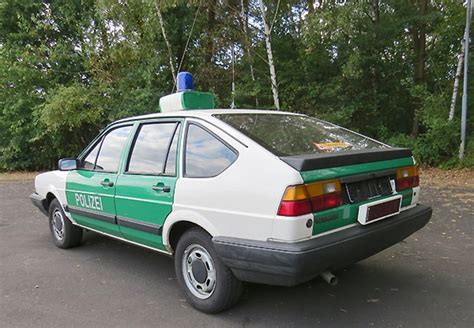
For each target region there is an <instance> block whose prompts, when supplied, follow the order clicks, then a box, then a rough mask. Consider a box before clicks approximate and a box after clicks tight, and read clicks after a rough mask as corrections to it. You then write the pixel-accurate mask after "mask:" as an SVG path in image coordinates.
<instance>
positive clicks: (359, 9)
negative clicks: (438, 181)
mask: <svg viewBox="0 0 474 328" xmlns="http://www.w3.org/2000/svg"><path fill="white" fill-rule="evenodd" d="M423 2H425V3H428V10H427V12H426V13H424V12H423V11H422V9H421V8H422V7H421V4H423ZM242 3H243V5H244V8H241V5H242ZM265 3H266V5H267V10H268V12H267V18H268V19H269V20H270V23H271V24H272V27H273V30H272V35H271V42H272V47H273V55H274V59H275V65H276V72H277V79H278V87H279V93H280V103H281V104H282V108H283V109H285V110H289V111H295V112H302V113H307V114H310V115H314V116H318V117H321V118H323V119H327V120H329V121H333V122H336V123H339V124H341V125H343V126H346V127H348V128H350V129H354V130H357V131H359V132H361V133H364V134H367V135H369V136H371V137H374V138H379V139H381V140H383V141H385V142H388V143H393V144H395V145H401V146H409V147H411V148H413V149H414V152H415V155H416V157H417V159H418V160H419V161H421V162H422V163H425V164H428V165H440V166H457V165H464V166H466V165H471V166H472V163H473V162H474V160H473V156H474V154H473V153H474V151H473V147H474V146H473V142H472V141H471V142H469V143H468V149H467V153H466V154H467V158H466V160H465V161H464V162H463V163H459V162H458V161H457V160H456V158H457V154H458V150H459V107H460V104H459V103H460V102H458V104H457V110H456V119H455V120H454V121H453V122H448V121H447V116H448V110H449V102H450V98H451V93H452V85H453V79H454V72H455V68H456V63H457V59H456V56H457V54H458V51H459V50H460V40H461V38H462V35H463V29H464V17H465V8H464V7H463V6H462V3H461V2H460V1H450V0H437V1H427V0H417V1H396V0H383V1H379V2H378V3H379V5H378V6H377V5H375V4H376V3H377V2H371V1H348V2H346V4H344V5H340V4H337V3H336V2H335V1H319V2H317V3H319V4H320V6H318V7H317V8H315V9H314V10H313V11H308V9H309V8H308V4H309V3H313V2H312V1H294V0H282V1H279V2H270V1H265ZM277 3H279V5H278V6H277ZM158 8H159V10H160V11H161V13H162V17H163V20H164V22H163V23H164V28H165V31H166V34H167V39H168V41H169V43H170V45H171V58H170V52H169V51H168V48H167V45H166V43H165V40H164V37H163V34H162V30H161V25H160V21H159V19H158V15H157V10H158ZM242 12H243V13H244V15H243V14H242ZM193 23H194V28H193ZM420 31H423V33H425V34H426V43H425V46H426V51H425V53H424V54H422V56H421V57H422V58H423V59H424V60H423V63H424V74H423V76H421V77H420V76H419V75H417V74H416V72H417V68H419V62H418V61H417V59H418V57H419V55H420V52H419V48H416V46H415V45H416V42H415V41H416V38H415V36H416V35H419V34H420V33H421V32H420ZM188 38H189V44H188V46H187V47H186V44H187V43H188ZM417 49H418V50H417ZM233 53H234V55H233ZM471 53H472V51H471ZM170 60H171V61H172V62H173V65H175V69H176V70H177V69H178V66H179V65H180V64H181V66H180V69H181V70H188V71H191V72H193V74H194V76H195V83H196V85H197V86H198V88H199V89H200V90H204V91H213V92H214V93H215V94H216V99H217V104H216V105H217V106H218V107H224V108H225V107H229V106H230V104H231V102H232V101H233V100H234V101H235V103H236V105H237V106H238V107H241V108H273V98H272V94H271V89H270V79H269V68H268V63H267V55H266V49H265V44H264V35H263V32H262V19H261V13H260V11H259V7H258V5H257V2H256V1H255V0H249V1H247V0H245V1H223V2H221V1H214V0H210V1H197V0H196V1H194V0H193V1H181V0H163V1H161V0H146V1H143V0H125V1H112V0H83V1H76V0H66V1H56V0H55V1H36V0H23V1H14V0H0V170H18V169H22V170H23V169H46V168H52V167H54V166H55V163H56V162H57V159H58V158H60V157H66V156H75V155H77V154H78V153H79V152H80V150H81V149H82V148H83V147H84V146H85V145H86V144H87V143H88V142H90V140H91V139H92V138H93V137H94V136H95V135H96V134H97V133H98V131H99V129H100V128H101V127H103V126H104V125H105V124H107V123H109V122H111V121H113V120H116V119H119V118H123V117H127V116H131V115H138V114H145V113H150V112H155V111H157V110H158V102H159V98H160V97H161V96H163V95H165V94H168V93H170V92H172V91H173V89H174V83H173V78H172V73H171V72H172V70H171V67H170ZM471 61H472V60H471ZM473 69H474V67H472V65H471V72H472V71H473ZM251 72H253V77H252V75H251ZM232 82H235V86H236V92H235V95H234V98H233V97H232V92H231V90H232V89H231V87H232ZM469 90H470V91H474V83H472V78H471V84H470V86H469ZM470 93H471V94H472V93H473V92H470ZM472 104H473V101H472V100H470V103H469V105H470V108H472ZM415 116H416V118H417V119H418V125H419V133H418V136H417V137H416V138H415V137H411V136H410V135H411V133H412V128H413V125H414V124H413V121H414V118H415ZM470 117H471V118H470V120H469V130H468V131H472V129H473V128H474V120H473V118H472V117H473V116H472V115H471V116H470ZM469 163H471V164H469Z"/></svg>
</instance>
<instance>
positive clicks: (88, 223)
mask: <svg viewBox="0 0 474 328" xmlns="http://www.w3.org/2000/svg"><path fill="white" fill-rule="evenodd" d="M170 106H174V105H173V104H171V105H170ZM181 107H183V106H181ZM181 107H180V106H179V104H178V105H176V106H175V107H173V108H175V109H176V110H169V111H165V112H162V113H156V114H149V115H145V116H138V117H131V118H127V119H123V120H120V121H117V122H114V123H112V124H110V125H109V126H107V127H106V128H105V129H104V130H103V131H102V132H101V133H100V134H99V136H97V138H95V140H93V141H92V143H91V144H90V145H89V146H88V147H87V148H86V149H85V150H84V151H83V152H82V153H81V154H80V155H79V156H78V157H77V158H74V159H62V160H60V161H59V170H57V171H52V172H47V173H42V174H39V175H38V176H37V177H36V180H35V188H36V192H35V193H33V194H32V195H31V196H30V198H31V200H32V202H33V204H35V205H36V206H37V207H38V208H39V209H40V210H41V211H42V212H43V213H44V214H46V215H47V216H48V217H49V226H50V229H51V233H52V238H53V241H54V243H55V244H56V245H57V246H58V247H61V248H69V247H74V246H78V245H79V244H80V243H81V238H82V234H83V231H84V230H87V231H95V232H98V233H101V234H104V235H106V236H110V237H113V238H116V239H119V240H122V241H126V242H129V243H132V244H135V245H140V246H143V247H146V248H149V249H152V250H155V251H158V252H161V253H164V254H167V255H169V256H173V257H174V258H175V270H176V275H177V279H178V282H179V285H180V286H181V287H182V289H183V290H184V293H185V295H186V298H187V300H188V301H189V302H190V303H191V304H192V305H193V306H194V307H195V308H197V309H199V310H201V311H205V312H218V311H221V310H224V309H226V308H229V307H230V306H232V305H233V304H235V303H236V302H237V300H238V299H239V296H240V294H241V291H242V282H254V283H263V284H271V285H283V286H293V285H296V284H299V283H302V282H305V281H308V280H310V279H313V278H315V277H317V276H320V275H323V277H324V278H325V279H326V280H328V281H329V282H334V280H335V277H334V276H332V275H331V272H332V271H333V270H338V269H340V268H343V267H346V266H348V265H350V264H352V263H355V262H357V261H360V260H362V259H365V258H367V257H369V256H371V255H373V254H376V253H378V252H380V251H382V250H383V249H385V248H387V247H389V246H391V245H394V244H396V243H398V242H399V241H401V240H403V239H405V238H406V237H408V236H409V235H411V234H412V233H414V232H415V231H417V230H418V229H420V228H422V227H423V226H424V225H425V224H426V223H427V222H428V221H429V219H430V217H431V212H432V211H431V208H430V207H427V206H424V205H420V204H418V199H419V195H420V188H419V178H418V170H417V168H416V166H415V161H414V159H413V156H412V153H411V151H410V150H409V149H401V148H393V147H390V146H388V145H385V144H383V143H380V142H378V141H375V140H373V139H371V138H368V137H365V136H363V135H360V134H358V133H355V132H352V131H350V130H347V129H345V128H342V127H339V126H336V125H334V124H331V123H328V122H324V121H321V120H318V119H315V118H312V117H308V116H306V115H302V114H295V113H286V112H276V111H263V110H236V109H224V110H215V109H212V110H178V109H181ZM162 111H163V110H162Z"/></svg>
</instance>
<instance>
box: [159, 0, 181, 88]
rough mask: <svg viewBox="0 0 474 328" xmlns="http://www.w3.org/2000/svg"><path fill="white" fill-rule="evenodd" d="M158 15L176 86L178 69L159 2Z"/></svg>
mask: <svg viewBox="0 0 474 328" xmlns="http://www.w3.org/2000/svg"><path fill="white" fill-rule="evenodd" d="M156 14H157V15H158V20H159V21H160V28H161V34H162V35H163V39H164V40H165V44H166V48H168V56H169V61H170V69H171V74H172V75H173V82H174V84H176V69H175V66H174V60H173V51H172V50H171V44H170V42H169V41H168V37H167V35H166V29H165V23H164V21H163V16H162V15H161V9H160V5H159V0H157V2H156Z"/></svg>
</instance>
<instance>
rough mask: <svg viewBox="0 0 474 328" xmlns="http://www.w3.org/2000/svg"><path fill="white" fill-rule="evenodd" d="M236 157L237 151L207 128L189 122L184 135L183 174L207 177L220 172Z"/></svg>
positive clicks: (192, 176)
mask: <svg viewBox="0 0 474 328" xmlns="http://www.w3.org/2000/svg"><path fill="white" fill-rule="evenodd" d="M236 159H237V153H236V151H234V150H233V149H231V148H230V147H229V146H227V145H226V144H225V143H224V142H222V141H221V140H219V139H218V138H217V137H215V136H214V135H213V134H211V133H209V132H208V131H207V130H205V129H203V128H201V127H200V126H197V125H195V124H190V125H189V126H188V131H187V137H186V151H185V165H184V175H185V176H186V177H191V178H208V177H213V176H216V175H218V174H220V173H222V172H223V171H224V170H225V169H226V168H228V167H229V166H230V165H231V164H232V163H233V162H234V161H235V160H236Z"/></svg>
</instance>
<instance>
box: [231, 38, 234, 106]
mask: <svg viewBox="0 0 474 328" xmlns="http://www.w3.org/2000/svg"><path fill="white" fill-rule="evenodd" d="M230 108H231V109H235V43H234V44H233V45H232V103H231V104H230Z"/></svg>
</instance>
